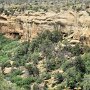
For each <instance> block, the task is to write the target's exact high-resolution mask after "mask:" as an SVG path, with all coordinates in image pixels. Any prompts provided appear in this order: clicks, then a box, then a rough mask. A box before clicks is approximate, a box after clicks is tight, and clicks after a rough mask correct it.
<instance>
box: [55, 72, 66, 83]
mask: <svg viewBox="0 0 90 90" xmlns="http://www.w3.org/2000/svg"><path fill="white" fill-rule="evenodd" d="M54 78H55V80H56V81H57V83H61V82H62V81H63V80H64V78H63V76H62V74H61V73H56V74H55V76H54Z"/></svg>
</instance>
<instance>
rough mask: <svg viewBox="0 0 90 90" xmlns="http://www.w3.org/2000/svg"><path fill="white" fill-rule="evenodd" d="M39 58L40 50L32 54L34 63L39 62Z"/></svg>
mask: <svg viewBox="0 0 90 90" xmlns="http://www.w3.org/2000/svg"><path fill="white" fill-rule="evenodd" d="M39 59H40V56H39V53H38V52H34V53H33V54H32V55H31V60H32V62H33V64H38V61H39Z"/></svg>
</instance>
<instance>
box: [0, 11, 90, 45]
mask: <svg viewBox="0 0 90 90" xmlns="http://www.w3.org/2000/svg"><path fill="white" fill-rule="evenodd" d="M0 26H1V27H0V28H1V29H0V32H1V33H4V34H5V35H6V36H13V38H15V37H19V38H20V39H22V40H27V39H28V38H34V37H36V36H37V33H39V32H41V31H43V30H51V31H52V30H60V31H61V32H63V34H67V37H68V39H70V40H72V39H73V40H79V41H80V40H81V41H82V42H84V43H86V44H87V43H88V45H90V41H89V40H90V39H89V38H90V37H89V36H90V31H89V29H90V16H89V14H88V13H87V12H86V11H80V12H78V13H76V12H73V11H61V12H60V13H54V12H47V13H40V12H37V13H31V14H29V15H28V16H27V15H22V16H17V17H14V16H12V17H8V18H5V17H2V16H0ZM67 37H66V38H67ZM82 37H85V38H83V39H82Z"/></svg>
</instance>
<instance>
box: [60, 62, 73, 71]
mask: <svg viewBox="0 0 90 90" xmlns="http://www.w3.org/2000/svg"><path fill="white" fill-rule="evenodd" d="M72 66H73V63H72V62H71V61H65V62H64V63H63V64H62V65H61V68H62V69H63V70H64V71H66V70H67V69H68V68H71V67H72Z"/></svg>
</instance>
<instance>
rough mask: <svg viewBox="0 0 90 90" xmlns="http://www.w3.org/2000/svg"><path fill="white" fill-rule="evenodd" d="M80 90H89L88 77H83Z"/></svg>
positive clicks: (89, 82) (89, 76)
mask: <svg viewBox="0 0 90 90" xmlns="http://www.w3.org/2000/svg"><path fill="white" fill-rule="evenodd" d="M82 88H83V89H82V90H90V75H86V74H85V75H84V78H83V81H82Z"/></svg>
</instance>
